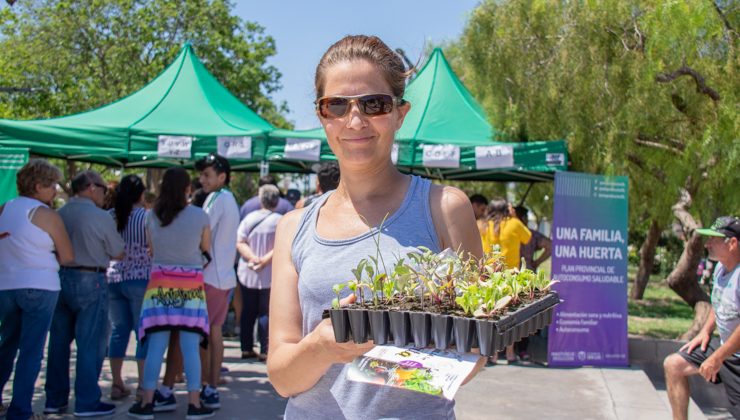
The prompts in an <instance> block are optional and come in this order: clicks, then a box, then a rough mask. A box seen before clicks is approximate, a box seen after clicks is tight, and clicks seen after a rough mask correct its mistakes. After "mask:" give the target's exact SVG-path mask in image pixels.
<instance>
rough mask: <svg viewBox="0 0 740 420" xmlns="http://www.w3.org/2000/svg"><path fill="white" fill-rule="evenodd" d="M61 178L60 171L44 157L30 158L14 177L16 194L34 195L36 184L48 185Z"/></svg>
mask: <svg viewBox="0 0 740 420" xmlns="http://www.w3.org/2000/svg"><path fill="white" fill-rule="evenodd" d="M61 179H62V171H60V170H59V168H57V167H56V166H54V165H52V164H51V163H49V161H47V160H46V159H31V160H29V161H28V163H26V164H25V165H23V167H22V168H21V169H20V170H19V171H18V174H16V177H15V185H16V187H17V188H18V194H19V195H22V196H25V197H32V196H34V195H36V185H38V184H41V185H43V186H44V187H50V186H52V185H54V184H55V183H58V182H59V180H61Z"/></svg>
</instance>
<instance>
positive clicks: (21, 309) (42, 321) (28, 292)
mask: <svg viewBox="0 0 740 420" xmlns="http://www.w3.org/2000/svg"><path fill="white" fill-rule="evenodd" d="M58 297H59V292H58V291H55V292H52V291H49V290H40V289H15V290H1V291H0V392H2V389H3V388H5V384H6V383H7V382H8V379H10V373H11V372H12V371H13V362H14V361H15V356H16V353H18V361H17V363H16V364H15V377H14V379H13V394H12V395H13V398H12V400H11V402H10V407H8V414H7V418H8V419H23V420H25V419H28V418H30V417H31V416H32V415H33V411H32V409H31V401H32V400H33V390H34V385H35V383H36V378H38V376H39V370H41V359H42V358H43V356H44V345H45V344H46V334H47V333H48V332H49V326H50V325H51V317H52V315H53V314H54V306H55V305H56V303H57V298H58Z"/></svg>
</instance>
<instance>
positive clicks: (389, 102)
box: [314, 93, 404, 118]
mask: <svg viewBox="0 0 740 420" xmlns="http://www.w3.org/2000/svg"><path fill="white" fill-rule="evenodd" d="M352 102H355V103H357V109H359V110H360V112H361V113H362V114H363V115H366V116H368V117H375V116H378V115H385V114H388V113H390V112H391V111H393V105H394V104H395V105H402V104H403V103H404V100H403V99H399V98H396V97H394V96H391V95H386V94H382V93H376V94H371V95H357V96H324V97H322V98H319V99H317V100H316V102H314V103H315V104H316V109H317V110H318V112H319V115H321V116H322V117H323V118H342V117H344V116H345V115H347V113H348V112H349V110H350V108H351V107H352Z"/></svg>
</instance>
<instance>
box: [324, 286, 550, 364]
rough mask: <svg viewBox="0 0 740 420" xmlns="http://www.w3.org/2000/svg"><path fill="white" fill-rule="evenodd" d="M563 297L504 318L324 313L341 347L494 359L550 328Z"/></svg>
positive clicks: (352, 310) (355, 310)
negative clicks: (452, 352) (429, 350)
mask: <svg viewBox="0 0 740 420" xmlns="http://www.w3.org/2000/svg"><path fill="white" fill-rule="evenodd" d="M558 303H560V297H559V296H558V294H557V292H549V293H548V294H546V295H545V296H543V297H542V298H540V299H538V300H536V301H534V302H532V303H530V304H528V305H526V306H523V307H520V308H518V309H517V310H515V311H514V312H511V313H507V314H505V315H504V316H502V317H501V318H499V319H496V320H491V319H484V318H467V317H460V316H455V315H443V314H436V313H429V312H420V311H389V310H383V309H364V308H356V307H354V308H352V307H350V308H340V309H329V310H327V311H324V318H327V317H329V318H331V321H332V326H333V327H334V338H335V339H336V340H337V342H338V343H345V342H347V341H350V340H352V341H354V342H356V343H365V342H367V341H368V340H373V341H374V342H375V344H390V343H392V344H394V345H396V346H406V345H409V344H413V345H414V346H416V347H428V346H432V345H433V346H434V347H435V348H437V349H440V350H445V349H448V348H451V347H454V348H455V349H456V350H457V351H458V352H461V353H467V352H469V351H470V350H471V348H475V347H477V348H478V349H479V351H480V354H481V355H482V356H491V355H493V354H495V353H496V352H499V351H501V350H503V349H504V348H505V347H506V346H510V345H512V344H514V343H516V342H517V341H519V340H521V339H523V338H525V337H528V336H530V335H532V334H534V333H535V332H537V331H539V330H541V329H542V328H544V327H546V326H548V325H550V323H551V322H552V314H553V310H554V309H555V305H557V304H558Z"/></svg>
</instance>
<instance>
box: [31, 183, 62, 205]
mask: <svg viewBox="0 0 740 420" xmlns="http://www.w3.org/2000/svg"><path fill="white" fill-rule="evenodd" d="M56 196H57V183H56V182H52V183H51V185H44V184H41V183H39V184H36V199H38V200H39V201H40V202H42V203H44V204H46V205H48V206H51V205H52V203H53V202H54V197H56Z"/></svg>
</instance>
